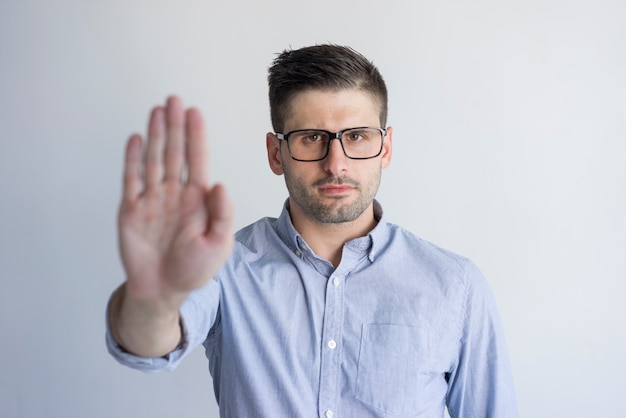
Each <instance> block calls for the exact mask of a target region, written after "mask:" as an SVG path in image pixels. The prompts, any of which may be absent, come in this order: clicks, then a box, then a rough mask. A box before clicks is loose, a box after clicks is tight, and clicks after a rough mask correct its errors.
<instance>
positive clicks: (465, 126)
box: [0, 0, 626, 418]
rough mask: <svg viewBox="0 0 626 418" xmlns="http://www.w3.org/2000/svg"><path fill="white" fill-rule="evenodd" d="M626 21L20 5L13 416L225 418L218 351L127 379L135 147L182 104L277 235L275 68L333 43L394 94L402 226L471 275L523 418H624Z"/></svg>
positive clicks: (595, 14) (8, 353)
mask: <svg viewBox="0 0 626 418" xmlns="http://www.w3.org/2000/svg"><path fill="white" fill-rule="evenodd" d="M625 21H626V3H624V2H623V1H620V0H596V1H591V0H574V1H566V0H544V1H528V0H525V1H521V0H520V1H508V0H507V1H500V2H491V1H480V0H475V1H461V0H448V1H441V0H425V1H389V2H380V1H369V0H367V1H363V0H360V1H356V0H353V1H337V0H335V1H329V0H321V1H316V2H298V1H281V0H271V1H269V0H268V1H265V2H260V1H254V0H238V1H230V2H217V1H212V2H211V1H207V0H205V1H200V0H182V1H177V2H173V1H172V2H165V1H148V0H142V1H121V0H111V1H99V2H85V1H78V0H59V1H56V2H48V1H43V0H39V1H37V0H20V1H19V2H18V1H12V2H11V1H7V0H5V1H3V2H2V4H1V5H0V56H1V60H2V61H1V65H0V141H1V148H0V280H1V283H2V287H1V290H0V335H1V336H2V337H1V338H2V340H1V344H0V356H1V358H2V363H3V368H2V369H3V370H2V372H1V373H0V416H1V417H10V418H12V417H21V418H39V417H64V418H84V417H103V418H104V417H188V418H196V417H215V416H217V408H216V406H215V401H214V399H213V393H212V388H211V380H210V377H209V374H208V371H207V366H206V362H205V360H204V357H203V352H202V350H197V351H196V352H194V353H193V354H192V356H191V357H190V358H189V359H188V360H187V361H186V362H185V363H184V364H183V365H182V367H180V368H179V369H178V370H177V371H175V372H174V373H162V374H156V375H144V374H142V373H139V372H135V371H132V370H128V369H125V368H123V367H121V366H119V365H117V364H116V363H115V362H114V361H113V360H112V359H111V358H110V357H109V356H108V355H107V353H106V350H105V346H104V308H105V304H106V301H107V298H108V296H109V294H110V292H111V291H112V290H113V289H114V288H115V287H116V286H117V285H118V284H119V283H120V282H121V281H122V280H123V272H122V269H121V266H120V263H119V261H118V254H117V247H116V230H115V215H116V210H117V204H118V196H119V195H120V185H121V181H120V179H121V167H122V154H123V147H124V142H125V140H126V138H127V137H128V135H129V134H130V133H131V132H135V131H143V130H144V127H145V123H146V118H147V115H148V110H149V108H150V107H151V106H152V105H154V104H156V103H160V102H162V101H163V100H164V99H165V97H166V96H167V95H168V94H171V93H178V94H180V95H181V96H182V97H183V98H184V99H185V101H186V103H188V104H192V105H195V106H198V107H199V108H200V109H201V110H202V111H203V112H204V113H205V116H206V119H207V122H208V124H209V128H208V131H209V135H210V143H211V151H212V155H211V169H210V171H211V174H212V180H215V181H220V182H223V183H225V184H226V186H227V187H228V190H229V193H230V196H231V197H232V200H233V201H234V203H235V206H236V226H237V227H241V226H244V225H246V224H248V223H250V222H252V221H254V220H256V219H257V218H259V217H261V216H266V215H271V216H276V215H278V213H279V211H280V209H281V206H282V203H283V200H284V199H285V197H286V190H285V188H284V185H283V182H282V178H279V177H275V176H274V175H273V174H271V172H270V170H269V168H268V166H267V162H266V157H265V148H264V147H265V145H264V144H265V141H264V135H265V132H266V131H268V130H270V129H271V127H270V123H269V111H268V105H267V98H266V81H265V78H266V69H267V67H268V65H269V64H270V62H271V60H272V59H273V57H274V54H275V53H277V52H279V51H281V50H283V49H284V48H288V47H289V46H292V47H294V48H297V47H301V46H305V45H309V44H315V43H323V42H334V43H339V44H349V45H352V46H353V47H354V48H356V49H357V50H359V51H361V52H363V53H364V54H365V55H367V56H368V57H370V58H371V59H373V60H374V62H375V63H376V64H377V65H378V66H379V67H380V69H381V71H382V73H383V75H384V76H385V78H386V80H387V82H388V87H389V90H390V125H392V126H393V127H394V158H393V162H392V166H391V167H390V168H389V169H387V170H386V172H385V173H384V175H383V184H382V189H381V191H380V193H379V199H380V201H381V202H382V204H383V206H384V208H385V211H386V214H387V216H388V219H390V220H392V221H393V222H395V223H398V224H401V225H403V226H404V227H406V228H408V229H410V230H412V231H413V232H415V233H416V234H418V235H420V236H421V237H423V238H425V239H428V240H430V241H433V242H435V243H437V244H439V245H442V246H444V247H447V248H449V249H451V250H453V251H456V252H458V253H461V254H464V255H466V256H469V257H470V258H472V259H473V260H474V261H475V262H476V263H477V264H478V265H479V266H480V267H481V269H482V270H483V272H484V273H485V275H486V276H487V278H488V279H489V281H490V283H491V286H492V288H493V291H494V293H495V295H496V298H497V301H498V304H499V306H500V310H501V315H502V319H503V322H504V325H505V328H506V334H507V339H508V343H509V346H510V353H511V357H512V362H513V369H514V372H515V383H516V386H517V392H518V397H519V403H520V412H521V415H522V416H524V417H532V418H538V417H546V418H554V417H568V418H588V417H617V416H620V414H621V413H619V412H617V411H614V409H615V407H614V405H616V402H615V401H616V400H617V401H619V400H620V398H621V397H622V396H623V394H624V389H625V385H624V383H623V376H624V374H625V373H626V359H625V356H624V353H625V352H626V327H625V326H624V324H623V322H624V318H626V303H624V301H623V299H624V297H623V295H624V292H625V291H626V286H625V285H624V279H625V278H626V256H625V250H626V197H625V193H624V191H625V190H626V187H625V186H626V164H625V163H624V161H625V160H626V157H625V151H626V146H625V140H626V77H625V75H626V25H625V24H624V22H625Z"/></svg>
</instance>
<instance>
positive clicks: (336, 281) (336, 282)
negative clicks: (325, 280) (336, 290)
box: [333, 277, 341, 287]
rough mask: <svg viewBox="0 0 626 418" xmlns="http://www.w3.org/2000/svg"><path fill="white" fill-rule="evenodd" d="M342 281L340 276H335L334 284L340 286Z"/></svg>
mask: <svg viewBox="0 0 626 418" xmlns="http://www.w3.org/2000/svg"><path fill="white" fill-rule="evenodd" d="M340 283H341V280H339V277H335V278H334V279H333V285H334V286H335V287H339V284H340Z"/></svg>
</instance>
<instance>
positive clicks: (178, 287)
mask: <svg viewBox="0 0 626 418" xmlns="http://www.w3.org/2000/svg"><path fill="white" fill-rule="evenodd" d="M143 142H144V141H143V140H142V137H141V136H140V135H133V136H131V137H130V139H129V141H128V145H127V148H126V157H125V168H124V192H123V196H122V202H121V205H120V210H119V218H118V227H119V240H120V243H119V244H120V251H121V257H122V263H123V265H124V269H125V271H126V274H127V278H126V289H127V292H128V294H129V295H130V296H132V297H133V298H135V299H139V300H162V301H172V302H173V303H180V302H182V300H183V299H184V298H185V297H186V295H187V294H188V293H189V292H190V291H191V290H193V289H195V288H198V287H201V286H202V285H204V284H206V283H207V282H208V281H209V280H210V279H211V278H212V277H213V275H215V273H216V272H217V271H218V269H219V268H220V266H221V265H222V264H223V263H224V261H225V260H226V259H227V258H228V256H229V254H230V252H231V249H232V245H233V235H232V229H231V228H232V207H231V205H230V203H229V201H228V198H227V196H226V193H225V190H224V188H223V187H222V186H220V185H215V186H213V187H209V183H208V180H207V177H208V176H207V171H208V167H207V155H206V154H207V145H206V140H205V134H204V122H203V120H202V116H201V115H200V112H199V111H198V110H196V109H193V108H192V109H189V110H185V109H184V107H183V104H182V102H181V100H180V99H179V98H177V97H170V98H169V99H168V100H167V103H166V105H165V107H156V108H154V109H153V110H152V113H151V115H150V121H149V125H148V135H147V145H146V146H144V144H143Z"/></svg>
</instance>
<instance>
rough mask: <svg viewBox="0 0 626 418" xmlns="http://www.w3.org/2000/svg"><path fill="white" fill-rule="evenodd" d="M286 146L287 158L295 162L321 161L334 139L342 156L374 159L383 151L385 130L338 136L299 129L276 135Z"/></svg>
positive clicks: (347, 131)
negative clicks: (337, 141)
mask: <svg viewBox="0 0 626 418" xmlns="http://www.w3.org/2000/svg"><path fill="white" fill-rule="evenodd" d="M276 136H277V137H278V139H280V140H283V141H286V142H287V148H288V149H289V155H290V156H291V158H293V159H294V160H296V161H321V160H323V159H324V158H326V156H327V155H328V152H329V151H330V144H331V142H332V140H333V139H337V140H339V143H340V144H341V148H342V149H343V153H344V154H345V155H346V157H348V158H351V159H353V160H368V159H370V158H376V157H378V156H379V155H380V153H381V152H382V150H383V139H384V138H385V137H386V136H387V130H386V129H384V128H371V127H362V128H350V129H344V130H343V131H339V132H329V131H325V130H323V129H298V130H296V131H291V132H288V133H286V134H283V133H279V132H276Z"/></svg>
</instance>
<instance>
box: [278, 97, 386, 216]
mask: <svg viewBox="0 0 626 418" xmlns="http://www.w3.org/2000/svg"><path fill="white" fill-rule="evenodd" d="M379 124H380V110H379V106H378V104H377V102H376V101H375V100H374V99H373V98H372V96H371V95H369V94H368V93H365V92H363V91H360V90H356V89H350V90H338V91H328V90H308V91H304V92H302V93H299V94H298V95H296V96H295V97H294V98H293V99H292V101H291V107H290V112H289V114H288V115H287V118H286V120H285V129H284V132H283V133H288V132H290V131H294V130H298V129H324V130H327V131H330V132H337V131H341V130H344V129H347V128H356V127H364V126H371V127H379ZM281 142H284V141H280V140H278V139H277V138H276V136H275V135H273V134H271V133H269V134H268V135H267V147H268V158H269V162H270V167H271V168H272V171H273V172H274V173H275V174H284V175H285V183H286V184H287V189H288V191H289V200H290V205H291V212H292V217H293V216H294V215H295V214H298V215H299V214H302V215H303V216H306V217H307V218H308V219H309V220H312V221H316V222H319V223H344V222H352V221H355V220H356V219H358V218H359V217H361V216H372V215H371V213H372V212H371V211H368V209H371V206H372V202H373V200H374V196H375V195H376V192H377V191H378V186H379V184H380V175H381V170H382V168H385V167H387V166H388V165H389V162H390V160H391V128H389V131H388V134H387V137H386V138H384V145H383V151H382V153H381V155H379V156H378V157H375V158H372V159H368V160H353V159H350V158H348V157H346V156H345V154H344V152H343V149H342V148H341V144H340V143H339V141H338V140H333V141H332V142H331V147H330V150H329V153H328V155H327V156H326V158H325V159H323V160H322V161H314V162H301V161H295V160H293V159H292V158H291V157H290V156H289V151H288V149H287V144H286V143H284V144H281ZM364 214H365V215H364Z"/></svg>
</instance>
